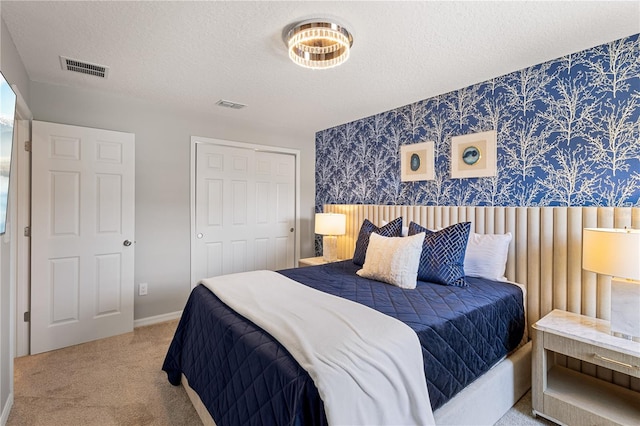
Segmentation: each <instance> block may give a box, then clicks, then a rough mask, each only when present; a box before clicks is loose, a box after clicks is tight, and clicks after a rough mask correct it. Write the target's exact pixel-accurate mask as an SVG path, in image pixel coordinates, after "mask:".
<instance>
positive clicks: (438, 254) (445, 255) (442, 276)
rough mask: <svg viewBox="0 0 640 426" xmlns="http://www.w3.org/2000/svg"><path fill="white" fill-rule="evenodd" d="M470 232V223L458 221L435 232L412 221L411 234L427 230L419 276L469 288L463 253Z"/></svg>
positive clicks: (430, 280) (424, 279)
mask: <svg viewBox="0 0 640 426" xmlns="http://www.w3.org/2000/svg"><path fill="white" fill-rule="evenodd" d="M470 231H471V222H463V223H456V224H455V225H451V226H449V227H447V228H444V229H442V230H440V231H436V232H433V231H430V230H428V229H427V228H424V227H422V226H420V225H418V224H417V223H415V222H411V223H410V224H409V235H415V234H419V233H420V232H424V233H426V235H425V237H424V243H422V254H421V255H420V265H419V266H418V279H419V280H420V281H428V282H432V283H437V284H444V285H451V286H456V287H467V286H468V284H467V282H466V281H465V279H464V255H465V252H466V251H467V241H468V240H469V232H470Z"/></svg>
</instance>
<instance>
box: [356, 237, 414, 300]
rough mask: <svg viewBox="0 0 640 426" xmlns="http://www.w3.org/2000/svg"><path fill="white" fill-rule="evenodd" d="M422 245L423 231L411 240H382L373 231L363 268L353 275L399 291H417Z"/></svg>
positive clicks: (398, 238) (407, 238) (391, 238)
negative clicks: (387, 285)
mask: <svg viewBox="0 0 640 426" xmlns="http://www.w3.org/2000/svg"><path fill="white" fill-rule="evenodd" d="M423 242H424V232H421V233H419V234H416V235H412V236H410V237H383V236H382V235H378V234H376V233H375V232H374V233H372V234H371V238H370V239H369V247H368V248H367V256H366V257H365V261H364V265H363V266H362V269H360V270H359V271H358V272H356V273H357V274H358V275H360V276H361V277H364V278H370V279H372V280H376V281H382V282H385V283H388V284H393V285H395V286H397V287H400V288H406V289H413V288H416V284H417V281H418V264H419V263H420V254H421V253H422V243H423Z"/></svg>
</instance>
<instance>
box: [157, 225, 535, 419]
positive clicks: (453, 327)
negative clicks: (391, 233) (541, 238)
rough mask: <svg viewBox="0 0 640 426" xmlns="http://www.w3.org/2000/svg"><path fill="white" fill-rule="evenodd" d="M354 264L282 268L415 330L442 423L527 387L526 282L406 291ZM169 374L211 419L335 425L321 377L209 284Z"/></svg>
mask: <svg viewBox="0 0 640 426" xmlns="http://www.w3.org/2000/svg"><path fill="white" fill-rule="evenodd" d="M363 228H364V224H363ZM373 228H376V227H375V226H373ZM373 228H372V229H373ZM376 230H379V228H376ZM361 231H362V229H361ZM438 232H440V231H438ZM374 233H376V232H374ZM414 234H415V233H414ZM421 235H424V234H421ZM396 236H397V235H396ZM414 236H415V235H414ZM376 238H378V237H376ZM421 238H423V237H421ZM376 241H377V240H376ZM465 241H466V240H465ZM376 244H377V243H376ZM465 244H466V243H465ZM356 246H357V244H356ZM357 255H358V247H356V251H355V256H354V261H355V257H357ZM354 261H352V260H348V261H343V262H337V263H332V264H327V265H322V266H315V267H308V268H298V269H289V270H283V271H279V274H281V275H282V276H285V277H288V278H290V279H292V280H294V281H296V282H298V283H301V284H303V285H304V286H307V287H310V288H313V289H316V290H319V291H321V292H324V293H329V294H333V295H337V296H339V297H341V298H345V299H347V300H351V301H354V302H357V303H359V304H362V305H364V306H367V307H369V308H372V309H375V310H377V311H379V312H382V313H383V314H385V315H388V316H390V317H393V318H396V319H398V320H400V321H402V322H403V323H405V324H406V325H407V326H408V327H410V328H411V329H412V330H413V331H414V332H415V333H416V334H417V336H418V338H419V341H420V347H421V351H422V355H423V360H424V364H423V371H422V372H420V374H424V376H425V377H426V384H427V388H428V393H429V403H430V408H431V409H433V411H434V416H435V420H436V423H438V424H492V423H493V422H495V421H496V420H497V419H498V418H499V417H500V415H501V414H502V413H504V412H505V411H506V410H507V409H508V408H509V407H511V406H512V405H513V404H514V403H515V402H516V401H517V400H518V399H519V398H520V396H522V394H524V392H526V390H527V389H528V388H529V386H530V343H526V330H527V325H526V316H525V308H524V306H525V291H524V289H523V287H522V286H519V285H516V284H513V283H509V282H506V279H503V280H496V279H486V278H480V277H466V280H465V282H466V286H464V287H458V286H453V285H442V283H434V282H429V281H423V280H417V281H416V282H417V285H416V286H415V289H411V290H407V289H403V288H400V287H398V286H394V285H389V284H388V283H383V282H380V281H378V280H374V279H369V278H366V277H362V276H359V275H358V273H357V271H358V270H360V269H363V265H362V264H356V263H358V262H356V263H354ZM505 261H506V254H505ZM369 263H371V262H369ZM365 266H366V265H365ZM503 270H504V265H503ZM163 370H165V371H166V372H167V374H168V378H169V381H170V382H171V383H172V384H174V385H178V384H180V383H182V384H183V385H185V387H186V388H187V391H188V393H189V396H190V398H192V401H193V402H194V406H196V408H197V409H198V411H199V413H200V415H201V417H202V418H203V421H204V422H205V424H206V423H208V422H212V420H213V419H215V422H216V423H217V424H219V425H221V426H222V425H227V424H327V417H326V415H325V411H324V406H323V401H322V398H320V394H319V392H318V389H317V388H316V386H315V385H314V381H313V380H312V379H311V377H310V376H309V374H308V373H307V372H306V371H305V370H304V369H303V368H301V367H300V365H299V364H298V363H297V362H296V360H295V359H293V357H292V356H291V354H290V353H289V352H288V351H287V349H285V348H284V347H283V346H282V345H281V344H280V343H279V342H278V341H277V340H276V339H274V338H273V337H271V336H270V335H269V334H268V333H266V332H265V331H264V330H263V329H262V328H261V327H259V326H257V325H255V324H254V323H252V322H251V321H248V320H247V319H246V318H244V317H243V316H242V315H240V314H238V313H237V312H235V311H234V310H233V309H231V308H230V307H229V306H227V305H226V304H225V303H223V302H222V301H221V300H220V298H219V297H217V296H216V294H214V293H213V292H212V291H210V289H208V288H206V287H205V286H203V285H199V286H198V287H196V288H195V289H194V290H193V292H192V294H191V296H190V298H189V300H188V302H187V305H186V307H185V309H184V311H183V315H182V318H181V321H180V323H179V325H178V328H177V330H176V334H175V337H174V339H173V341H172V343H171V346H170V348H169V351H168V353H167V357H166V359H165V363H164V365H163ZM470 400H473V406H474V410H469V409H468V407H467V406H466V405H467V403H468V402H469V401H470Z"/></svg>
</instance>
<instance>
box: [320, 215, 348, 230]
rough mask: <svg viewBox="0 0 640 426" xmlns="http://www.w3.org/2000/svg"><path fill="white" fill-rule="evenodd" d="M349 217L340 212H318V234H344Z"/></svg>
mask: <svg viewBox="0 0 640 426" xmlns="http://www.w3.org/2000/svg"><path fill="white" fill-rule="evenodd" d="M346 224H347V217H346V216H345V215H343V214H340V213H316V230H315V231H316V234H319V235H344V233H345V231H346Z"/></svg>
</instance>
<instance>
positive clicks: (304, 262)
mask: <svg viewBox="0 0 640 426" xmlns="http://www.w3.org/2000/svg"><path fill="white" fill-rule="evenodd" d="M325 263H329V262H327V261H325V260H324V259H323V258H322V256H318V257H307V258H305V259H300V260H298V267H299V268H302V267H304V266H316V265H324V264H325Z"/></svg>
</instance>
